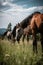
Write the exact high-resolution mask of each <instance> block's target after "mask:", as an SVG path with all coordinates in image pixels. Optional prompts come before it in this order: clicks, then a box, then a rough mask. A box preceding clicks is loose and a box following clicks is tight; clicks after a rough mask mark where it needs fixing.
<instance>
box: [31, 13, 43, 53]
mask: <svg viewBox="0 0 43 65" xmlns="http://www.w3.org/2000/svg"><path fill="white" fill-rule="evenodd" d="M30 26H31V30H32V35H33V51H34V52H35V51H36V53H37V39H36V34H37V33H40V34H41V46H42V52H43V14H40V13H37V14H35V15H34V16H33V17H32V19H31V22H30Z"/></svg>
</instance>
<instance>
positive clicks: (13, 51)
mask: <svg viewBox="0 0 43 65" xmlns="http://www.w3.org/2000/svg"><path fill="white" fill-rule="evenodd" d="M37 47H38V54H36V53H33V46H32V40H30V41H29V42H28V43H27V41H26V40H25V42H24V43H23V42H22V41H20V43H19V44H18V43H17V42H15V43H14V42H12V41H11V40H10V41H8V40H7V39H4V40H1V39H0V65H43V56H42V52H41V44H40V41H38V45H37Z"/></svg>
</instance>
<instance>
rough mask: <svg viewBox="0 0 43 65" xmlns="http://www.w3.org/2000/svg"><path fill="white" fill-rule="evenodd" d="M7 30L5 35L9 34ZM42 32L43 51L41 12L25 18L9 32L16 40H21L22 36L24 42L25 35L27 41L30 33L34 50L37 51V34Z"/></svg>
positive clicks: (42, 17)
mask: <svg viewBox="0 0 43 65" xmlns="http://www.w3.org/2000/svg"><path fill="white" fill-rule="evenodd" d="M7 32H8V31H6V32H5V33H4V34H3V37H4V36H5V35H6V34H7ZM37 33H40V36H41V39H40V40H41V47H42V53H43V14H42V13H40V12H38V11H37V12H34V13H32V14H31V15H29V16H28V17H27V18H25V19H24V20H23V21H22V22H20V23H18V24H17V25H16V26H14V28H13V30H12V32H9V35H8V38H10V39H11V38H13V39H14V40H15V41H18V43H19V41H20V39H21V37H22V36H23V38H22V41H23V42H24V38H25V36H27V41H29V35H32V37H33V51H34V52H36V53H37V39H36V37H37V36H36V35H37Z"/></svg>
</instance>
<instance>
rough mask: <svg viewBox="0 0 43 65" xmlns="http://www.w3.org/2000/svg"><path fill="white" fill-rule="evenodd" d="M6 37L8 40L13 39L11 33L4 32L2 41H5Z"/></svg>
mask: <svg viewBox="0 0 43 65" xmlns="http://www.w3.org/2000/svg"><path fill="white" fill-rule="evenodd" d="M5 36H6V37H7V39H8V40H9V39H11V31H6V32H4V34H3V35H2V39H4V38H5Z"/></svg>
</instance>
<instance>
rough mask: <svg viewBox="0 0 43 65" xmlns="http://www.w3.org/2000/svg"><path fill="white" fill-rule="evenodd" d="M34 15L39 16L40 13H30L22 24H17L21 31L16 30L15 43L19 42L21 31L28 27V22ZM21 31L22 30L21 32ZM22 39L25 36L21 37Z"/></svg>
mask: <svg viewBox="0 0 43 65" xmlns="http://www.w3.org/2000/svg"><path fill="white" fill-rule="evenodd" d="M36 13H39V14H40V12H34V13H32V14H31V15H29V16H28V17H26V18H25V19H24V20H23V21H22V22H20V23H19V25H20V28H21V29H19V30H18V31H19V32H18V35H17V36H16V37H17V41H19V40H20V38H21V36H22V33H21V30H22V29H23V30H24V29H25V28H26V27H27V26H28V25H30V21H31V19H32V17H33V16H34V15H35V14H36ZM16 26H18V25H16ZM23 30H22V31H23ZM20 35H21V36H20ZM18 38H19V40H18ZM24 38H25V35H23V39H24ZM27 39H28V35H27Z"/></svg>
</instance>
